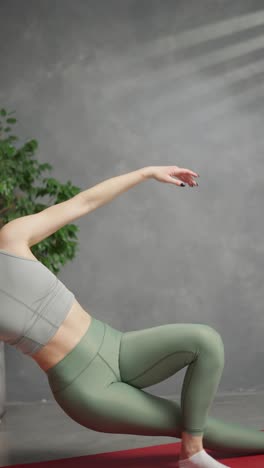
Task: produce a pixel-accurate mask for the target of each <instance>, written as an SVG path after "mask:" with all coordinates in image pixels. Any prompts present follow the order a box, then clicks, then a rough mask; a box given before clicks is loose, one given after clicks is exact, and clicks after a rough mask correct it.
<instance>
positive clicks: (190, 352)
mask: <svg viewBox="0 0 264 468" xmlns="http://www.w3.org/2000/svg"><path fill="white" fill-rule="evenodd" d="M177 353H189V354H194V359H195V358H196V352H193V351H175V352H173V353H170V354H167V355H166V356H164V357H163V358H161V359H159V360H158V361H156V362H155V363H154V364H153V365H152V366H150V367H148V369H146V370H144V372H141V374H138V375H137V376H136V377H133V379H129V380H127V381H126V382H127V383H130V382H132V381H133V380H135V379H138V378H139V377H141V376H142V375H144V374H146V372H148V371H149V370H150V369H152V368H153V367H155V366H156V365H157V364H159V363H160V362H161V361H164V359H167V357H169V356H172V355H173V354H177ZM194 359H193V360H194ZM191 362H193V361H191ZM186 365H187V364H186Z"/></svg>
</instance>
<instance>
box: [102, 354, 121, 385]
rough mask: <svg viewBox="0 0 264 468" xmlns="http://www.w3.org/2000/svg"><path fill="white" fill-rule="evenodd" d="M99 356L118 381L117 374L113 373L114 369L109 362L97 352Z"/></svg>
mask: <svg viewBox="0 0 264 468" xmlns="http://www.w3.org/2000/svg"><path fill="white" fill-rule="evenodd" d="M98 354H99V356H100V358H101V359H102V360H103V361H104V362H105V363H106V365H107V366H108V367H109V369H111V371H112V372H113V373H114V375H115V377H116V378H117V380H118V381H119V377H118V375H117V374H116V373H115V371H114V369H113V368H112V367H111V366H110V364H108V362H107V361H106V360H105V358H104V357H103V356H102V355H101V354H100V353H99V352H98Z"/></svg>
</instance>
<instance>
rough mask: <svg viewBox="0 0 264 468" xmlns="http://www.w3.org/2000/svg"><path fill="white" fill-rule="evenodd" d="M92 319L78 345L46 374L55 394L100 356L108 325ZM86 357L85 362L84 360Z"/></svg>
mask: <svg viewBox="0 0 264 468" xmlns="http://www.w3.org/2000/svg"><path fill="white" fill-rule="evenodd" d="M91 319H92V320H91V323H90V326H89V328H88V330H87V331H86V333H85V334H84V335H83V336H82V338H81V339H80V341H79V342H78V343H77V345H76V346H75V347H74V348H73V349H72V350H71V351H69V353H68V354H66V356H64V358H62V359H61V360H60V361H59V362H58V363H57V364H55V366H53V367H51V368H50V369H48V370H47V372H46V374H47V377H48V380H49V382H50V385H51V387H52V390H53V391H54V392H58V391H59V390H61V389H62V388H63V387H65V385H66V384H67V379H70V380H69V382H68V383H69V384H70V383H71V382H72V381H73V380H74V379H75V378H76V377H77V376H78V375H79V374H81V373H82V372H83V371H84V369H85V368H86V367H87V366H89V364H90V363H91V362H92V360H93V359H94V358H95V356H96V355H97V354H98V352H99V350H100V348H101V346H102V344H103V342H104V336H105V331H106V324H105V323H104V322H102V321H101V320H97V319H96V318H95V317H91ZM84 355H85V357H86V359H85V360H84V359H83V356H84Z"/></svg>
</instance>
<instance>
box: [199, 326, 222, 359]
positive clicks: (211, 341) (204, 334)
mask: <svg viewBox="0 0 264 468" xmlns="http://www.w3.org/2000/svg"><path fill="white" fill-rule="evenodd" d="M198 342H199V347H200V349H203V350H205V352H207V353H209V355H210V358H211V359H212V360H213V361H214V365H217V366H219V367H222V368H223V366H224V361H225V351H224V343H223V340H222V337H221V335H220V333H218V331H217V330H215V329H214V328H212V327H210V326H209V325H200V326H199V329H198Z"/></svg>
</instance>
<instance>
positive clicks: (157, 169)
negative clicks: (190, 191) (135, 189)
mask: <svg viewBox="0 0 264 468" xmlns="http://www.w3.org/2000/svg"><path fill="white" fill-rule="evenodd" d="M149 170H150V173H151V177H152V178H153V179H156V180H158V181H159V182H167V183H169V184H174V185H177V186H179V187H184V186H185V184H188V185H189V186H190V187H193V186H198V183H197V182H196V181H195V180H194V179H193V178H194V177H200V176H199V174H197V173H196V172H193V171H191V170H190V169H186V168H184V167H178V166H151V168H149ZM175 177H176V178H177V179H179V180H177V179H176V178H175Z"/></svg>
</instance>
